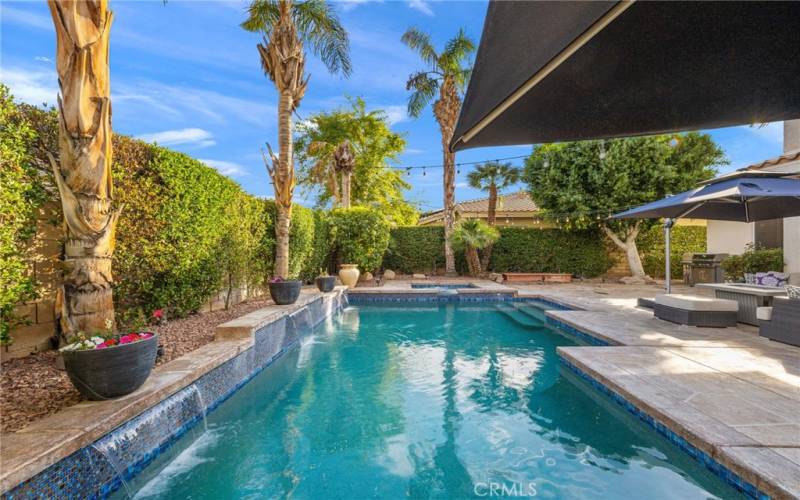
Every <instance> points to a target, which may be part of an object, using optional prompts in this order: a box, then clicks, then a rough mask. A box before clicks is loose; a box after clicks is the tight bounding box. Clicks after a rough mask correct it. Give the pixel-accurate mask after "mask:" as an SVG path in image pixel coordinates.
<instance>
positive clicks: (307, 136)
mask: <svg viewBox="0 0 800 500" xmlns="http://www.w3.org/2000/svg"><path fill="white" fill-rule="evenodd" d="M298 132H299V134H298V137H297V140H296V141H295V147H296V149H297V156H298V159H299V161H300V175H299V183H300V185H302V186H304V187H306V188H308V189H314V190H315V192H316V194H317V205H318V206H325V205H327V204H328V203H329V202H330V201H331V200H332V201H333V205H334V206H343V204H344V203H345V198H346V197H345V195H344V191H345V188H346V186H348V185H349V186H350V188H351V189H350V191H351V194H350V201H351V205H355V206H371V207H374V208H378V209H380V210H381V212H383V214H384V215H385V216H386V218H387V219H389V220H390V221H391V222H393V223H394V224H396V225H408V224H414V223H415V222H416V217H417V211H416V209H415V208H414V206H413V205H411V204H409V203H408V202H407V201H406V200H405V198H404V196H403V194H404V191H405V190H406V189H409V188H410V187H411V186H410V185H409V184H408V183H407V182H406V181H405V179H404V178H403V172H402V171H401V170H398V169H396V168H392V164H393V163H395V162H396V161H397V159H398V156H399V155H400V153H402V151H403V149H404V148H405V145H406V142H405V140H404V139H403V136H402V135H400V134H397V133H395V132H392V130H391V128H390V127H389V122H388V118H387V116H386V113H385V112H384V111H382V110H375V111H370V112H367V110H366V103H365V102H364V100H363V99H353V100H351V101H350V108H345V109H337V110H333V111H327V112H322V113H318V114H315V115H313V116H311V117H310V118H309V119H308V120H307V121H306V122H304V123H301V124H300V125H299V126H298ZM343 143H348V144H349V145H350V146H349V147H350V150H351V152H352V156H353V165H352V171H351V172H352V173H351V175H347V171H348V169H349V167H348V168H342V166H341V165H339V164H338V163H337V161H336V155H335V153H336V151H337V148H339V147H340V146H341V145H342V144H343Z"/></svg>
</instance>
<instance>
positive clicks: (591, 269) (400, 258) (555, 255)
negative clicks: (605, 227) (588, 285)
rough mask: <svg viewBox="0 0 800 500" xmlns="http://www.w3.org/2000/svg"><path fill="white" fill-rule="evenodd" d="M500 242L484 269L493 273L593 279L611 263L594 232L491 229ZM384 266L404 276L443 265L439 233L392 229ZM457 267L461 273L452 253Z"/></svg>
mask: <svg viewBox="0 0 800 500" xmlns="http://www.w3.org/2000/svg"><path fill="white" fill-rule="evenodd" d="M497 229H498V231H499V233H500V239H499V240H497V242H496V243H495V244H494V247H493V249H492V259H491V262H490V265H489V270H491V271H495V272H564V273H572V274H575V275H578V276H585V277H594V276H599V275H601V274H603V273H604V272H606V271H608V269H610V268H611V266H612V265H613V261H612V259H611V257H610V256H609V255H608V253H607V251H606V246H605V243H604V242H603V239H602V238H601V236H600V235H599V234H598V233H597V232H596V231H569V232H568V231H562V230H560V229H536V228H519V227H500V228H497ZM391 240H392V242H391V245H390V246H389V250H388V251H387V253H386V258H385V259H384V267H386V268H387V269H393V270H395V271H398V272H401V273H406V274H410V273H413V272H425V273H429V272H431V269H432V267H433V266H434V263H435V267H436V268H441V267H443V266H444V229H443V228H442V227H435V226H411V227H398V228H395V229H393V230H392V237H391ZM457 262H458V263H459V265H458V268H459V269H465V268H466V265H465V264H464V262H463V256H462V255H461V254H460V253H459V254H458V255H457Z"/></svg>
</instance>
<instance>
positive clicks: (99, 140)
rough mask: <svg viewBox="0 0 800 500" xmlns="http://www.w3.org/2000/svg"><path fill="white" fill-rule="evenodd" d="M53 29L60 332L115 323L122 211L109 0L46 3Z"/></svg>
mask: <svg viewBox="0 0 800 500" xmlns="http://www.w3.org/2000/svg"><path fill="white" fill-rule="evenodd" d="M48 5H49V7H50V13H51V14H52V17H53V23H54V24H55V30H56V44H57V48H56V69H57V70H58V81H59V87H60V89H61V96H60V98H59V100H58V108H59V150H60V157H59V162H58V164H57V163H56V161H55V159H53V158H52V157H51V158H50V162H51V164H52V168H53V175H54V177H55V180H56V184H57V186H58V191H59V194H60V196H61V206H62V210H63V213H64V221H65V228H66V239H65V244H64V287H63V289H62V290H59V294H58V295H59V297H58V300H57V302H59V303H60V306H61V307H60V310H59V311H57V313H58V315H59V317H60V323H61V327H62V330H63V333H64V334H65V335H71V334H74V333H77V332H79V331H83V332H87V333H93V332H97V331H102V330H107V329H109V328H112V327H113V326H114V302H113V298H112V285H113V280H112V276H111V257H112V254H113V252H114V232H115V228H116V224H117V220H118V218H119V214H120V211H119V210H117V211H113V210H112V200H113V187H112V180H111V154H112V153H111V97H110V85H109V74H108V40H109V32H110V29H111V23H112V19H113V15H112V13H111V12H110V11H109V10H108V8H107V7H108V6H107V1H106V0H91V1H90V0H86V1H82V2H68V1H62V0H51V1H50V2H48Z"/></svg>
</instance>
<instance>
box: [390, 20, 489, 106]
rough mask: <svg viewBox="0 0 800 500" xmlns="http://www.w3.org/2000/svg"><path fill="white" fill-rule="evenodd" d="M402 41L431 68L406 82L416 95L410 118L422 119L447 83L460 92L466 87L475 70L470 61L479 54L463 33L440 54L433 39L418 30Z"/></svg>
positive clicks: (452, 40)
mask: <svg viewBox="0 0 800 500" xmlns="http://www.w3.org/2000/svg"><path fill="white" fill-rule="evenodd" d="M400 41H402V42H403V43H404V44H406V46H407V47H408V48H410V49H411V50H413V51H414V52H416V53H417V54H418V55H419V57H420V59H422V62H423V63H425V65H426V66H427V68H426V69H425V70H423V71H417V72H415V73H413V74H412V75H411V76H409V77H408V81H407V82H406V90H411V91H412V93H411V96H409V98H408V114H409V115H410V116H413V117H414V118H418V117H419V115H420V114H421V113H422V110H423V109H425V106H427V105H428V104H429V103H430V102H431V101H433V100H434V98H435V97H436V92H437V91H438V90H439V87H440V86H441V85H442V84H443V83H444V81H445V80H449V81H451V82H452V83H453V84H455V88H456V90H457V91H462V90H463V89H464V88H465V87H466V85H467V81H469V75H470V73H471V66H472V65H471V63H470V62H469V59H470V56H471V55H472V53H473V52H474V51H475V43H474V42H473V41H472V39H471V38H470V37H469V36H467V34H466V33H465V32H464V30H463V29H459V30H458V33H456V36H454V37H453V38H451V39H450V40H448V41H447V43H445V45H444V48H443V49H442V50H441V51H440V52H437V51H436V49H435V48H434V46H433V42H432V41H431V36H430V35H429V34H428V33H425V32H424V31H421V30H419V29H417V28H409V29H408V30H406V32H405V33H403V36H402V37H401V38H400Z"/></svg>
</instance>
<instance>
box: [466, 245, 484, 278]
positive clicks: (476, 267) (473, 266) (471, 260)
mask: <svg viewBox="0 0 800 500" xmlns="http://www.w3.org/2000/svg"><path fill="white" fill-rule="evenodd" d="M465 253H466V257H467V267H468V268H469V274H470V276H478V275H480V274H481V261H480V259H479V258H478V250H477V249H476V248H474V247H470V246H468V247H467V249H466V251H465Z"/></svg>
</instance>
